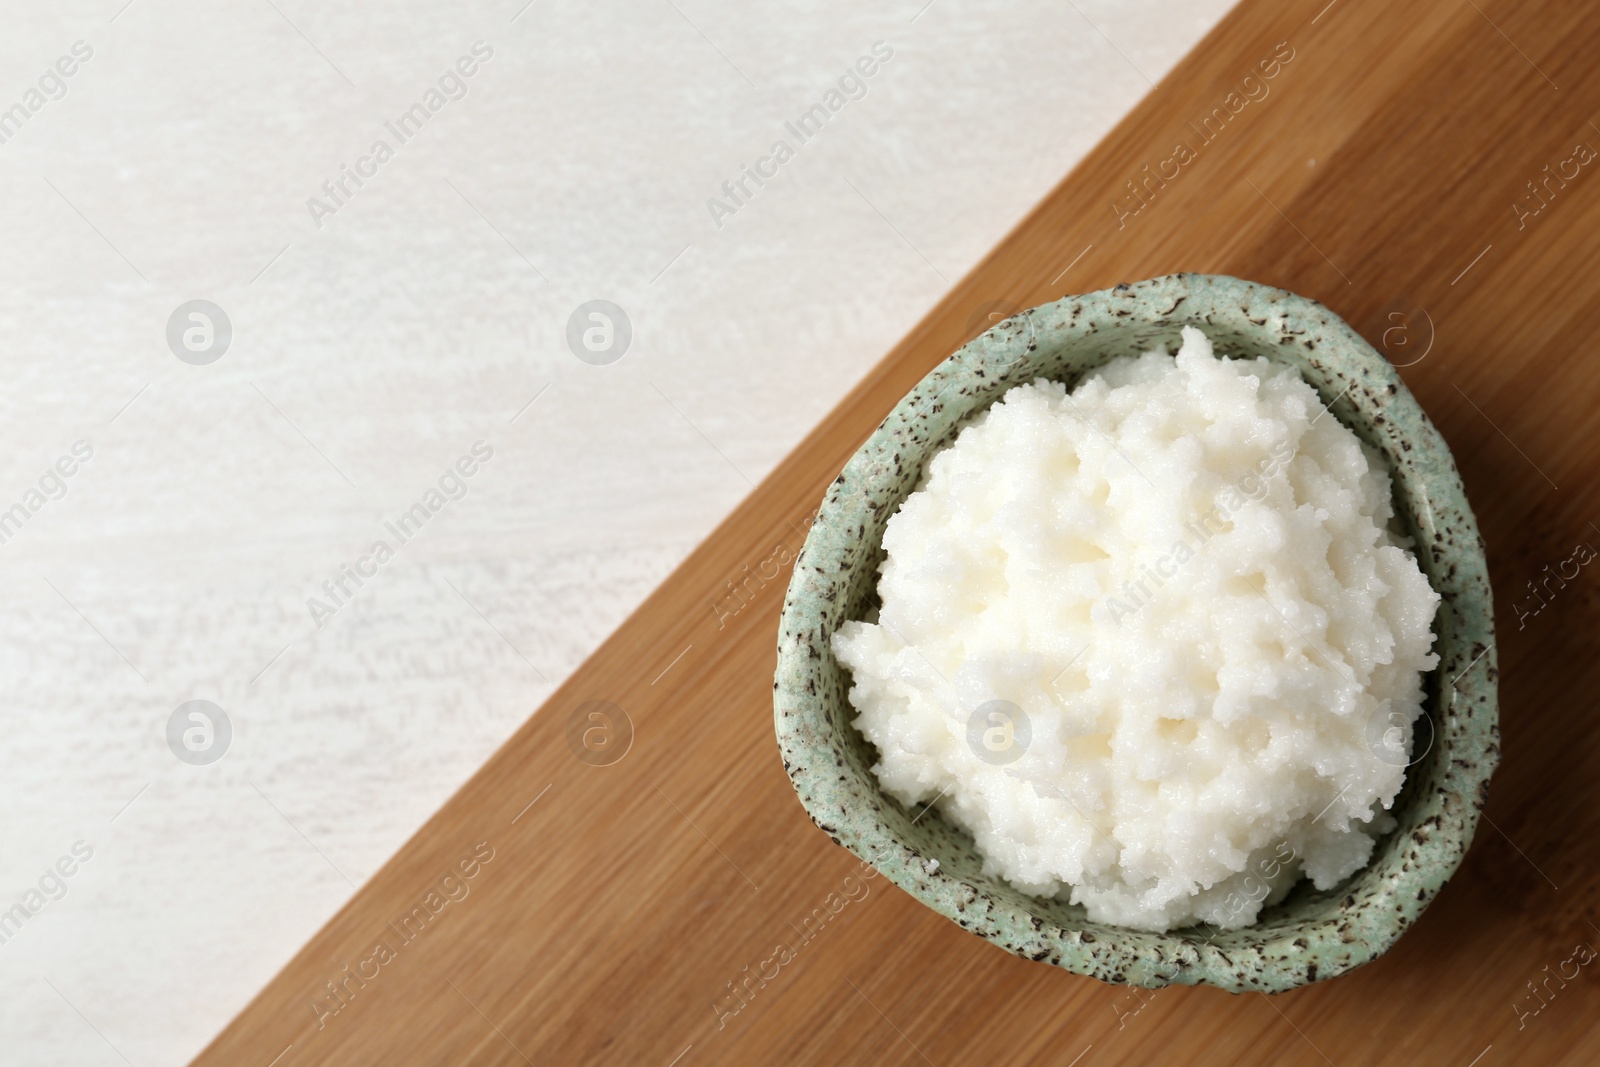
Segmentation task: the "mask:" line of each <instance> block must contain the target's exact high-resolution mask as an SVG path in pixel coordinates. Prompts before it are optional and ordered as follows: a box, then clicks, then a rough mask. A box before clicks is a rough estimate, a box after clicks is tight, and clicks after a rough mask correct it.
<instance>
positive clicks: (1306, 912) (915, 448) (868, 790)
mask: <svg viewBox="0 0 1600 1067" xmlns="http://www.w3.org/2000/svg"><path fill="white" fill-rule="evenodd" d="M1186 325H1190V326H1196V327H1198V328H1199V329H1200V330H1202V331H1203V332H1204V333H1205V334H1206V335H1207V336H1208V337H1210V339H1211V340H1212V342H1213V344H1214V345H1215V346H1216V348H1217V350H1218V352H1220V353H1223V354H1226V355H1230V356H1243V357H1255V356H1265V357H1267V358H1269V359H1273V360H1277V361H1280V362H1283V363H1287V364H1289V365H1291V366H1293V367H1294V368H1296V369H1297V370H1298V371H1299V372H1300V374H1301V375H1302V376H1303V377H1304V378H1305V380H1306V381H1307V382H1309V383H1310V384H1311V385H1312V387H1313V388H1315V389H1316V390H1317V392H1318V393H1319V394H1320V395H1321V397H1322V399H1323V400H1324V401H1325V402H1326V403H1328V404H1329V409H1328V410H1329V411H1330V412H1331V413H1332V414H1333V415H1334V416H1336V417H1337V418H1339V419H1340V420H1341V421H1342V422H1343V423H1344V424H1345V425H1346V426H1348V427H1350V428H1351V429H1352V430H1353V431H1355V433H1356V434H1357V436H1359V437H1361V438H1362V439H1363V440H1364V441H1366V442H1367V443H1368V444H1370V445H1372V446H1373V447H1374V448H1376V449H1377V450H1378V451H1379V452H1380V453H1381V454H1382V455H1383V456H1384V458H1385V459H1386V460H1387V461H1388V463H1389V466H1390V469H1391V471H1392V472H1393V475H1394V495H1395V503H1396V510H1397V512H1398V515H1399V520H1400V523H1401V524H1402V526H1404V527H1408V530H1407V531H1406V532H1408V533H1409V534H1410V535H1411V536H1412V537H1413V538H1414V541H1415V550H1416V553H1417V557H1418V562H1419V563H1420V565H1421V567H1422V570H1423V572H1424V573H1425V574H1426V575H1427V577H1428V580H1429V581H1430V582H1431V583H1432V585H1433V588H1434V589H1435V590H1437V591H1438V592H1439V593H1440V595H1441V596H1442V598H1443V599H1442V603H1441V604H1440V607H1439V613H1438V616H1437V618H1436V620H1435V622H1434V632H1435V633H1436V634H1437V635H1438V637H1437V641H1436V642H1435V644H1434V651H1435V652H1437V653H1438V655H1439V666H1438V668H1437V669H1436V670H1434V671H1433V672H1432V673H1431V674H1430V675H1429V677H1428V678H1427V679H1426V682H1425V692H1426V701H1425V706H1424V710H1425V714H1426V718H1427V720H1428V721H1427V722H1426V723H1424V722H1422V721H1421V720H1419V721H1418V723H1417V727H1416V730H1415V735H1414V747H1413V750H1412V759H1413V760H1415V762H1414V763H1412V765H1411V766H1410V767H1409V769H1408V770H1407V772H1406V782H1405V786H1404V788H1403V789H1402V791H1401V793H1400V795H1399V796H1398V797H1397V798H1396V800H1395V804H1394V807H1393V808H1392V814H1393V815H1394V816H1395V818H1396V819H1397V820H1398V823H1399V825H1398V828H1397V829H1395V830H1394V831H1393V832H1391V833H1389V834H1388V835H1386V836H1385V837H1383V838H1382V839H1381V840H1380V841H1379V842H1378V843H1377V846H1376V848H1375V849H1374V851H1373V856H1372V860H1371V862H1370V863H1369V864H1368V865H1367V866H1366V867H1365V868H1363V869H1362V870H1360V871H1357V872H1356V873H1355V874H1354V875H1352V876H1351V877H1349V878H1348V879H1346V880H1345V881H1344V882H1343V883H1341V884H1340V885H1338V886H1336V887H1335V888H1333V889H1329V890H1326V891H1318V890H1316V889H1315V888H1314V887H1313V886H1312V885H1311V883H1310V882H1309V881H1305V880H1302V881H1301V882H1299V883H1298V884H1297V886H1296V887H1295V888H1294V890H1293V891H1292V892H1291V893H1290V894H1289V895H1288V896H1287V897H1286V898H1285V899H1284V900H1282V901H1281V902H1279V903H1277V904H1275V905H1272V906H1270V907H1267V908H1265V909H1263V911H1262V912H1261V915H1260V917H1259V919H1258V920H1257V922H1256V923H1255V924H1254V925H1253V926H1249V927H1246V928H1244V929H1238V930H1229V931H1223V930H1217V929H1213V928H1210V927H1206V926H1196V927H1189V928H1185V929H1179V930H1173V931H1169V932H1167V933H1162V934H1157V933H1147V932H1143V931H1138V930H1131V929H1127V928H1125V927H1118V926H1112V925H1107V924H1104V923H1095V922H1090V921H1089V920H1088V919H1087V917H1086V915H1085V913H1084V910H1083V908H1081V907H1079V906H1076V905H1072V904H1069V903H1066V902H1064V901H1062V900H1057V899H1051V898H1045V897H1037V896H1031V895H1029V894H1026V893H1023V892H1021V891H1019V890H1017V889H1015V888H1013V887H1011V886H1010V885H1008V884H1007V883H1005V882H1003V881H1001V880H1000V879H998V878H992V877H988V876H986V875H985V874H984V873H983V862H982V858H981V857H980V856H979V855H978V854H977V852H976V850H975V849H974V846H973V842H972V839H971V838H970V837H969V836H968V835H967V834H966V833H965V832H964V831H962V830H959V829H957V828H956V827H955V826H954V825H952V824H951V823H949V822H947V821H945V820H944V818H943V817H942V816H941V815H940V813H939V812H938V811H937V810H932V811H928V812H926V813H922V814H920V816H919V813H917V812H913V811H908V810H907V809H906V808H905V807H903V806H902V805H901V804H900V803H899V802H897V801H895V800H893V799H891V798H890V797H888V796H887V795H886V794H885V793H884V792H883V791H882V790H881V789H880V788H879V786H878V781H877V778H876V777H875V776H874V775H873V773H872V770H871V768H872V765H873V764H874V763H875V762H876V760H877V751H876V749H874V748H873V747H872V745H871V744H870V743H868V742H867V741H866V740H865V739H864V738H863V737H862V736H861V734H860V733H859V732H858V731H857V730H856V729H855V727H854V726H853V725H852V723H853V720H854V718H855V713H854V710H853V709H852V708H851V706H850V704H849V701H848V700H847V699H846V692H847V690H848V688H849V685H850V678H849V674H848V672H847V671H846V670H845V669H844V668H843V667H842V666H841V665H840V664H839V662H838V661H837V660H836V659H835V658H834V655H833V651H832V648H831V644H830V638H831V636H832V635H833V633H834V631H835V630H837V629H838V627H839V626H840V624H842V623H844V622H845V621H847V620H850V619H859V618H862V617H863V616H864V615H865V614H866V612H867V611H868V609H869V608H870V607H871V606H873V605H874V604H875V603H876V595H877V594H876V586H877V578H878V565H879V563H880V562H881V561H882V559H883V551H882V548H881V547H880V546H881V542H882V537H883V530H884V524H885V523H886V522H887V521H888V519H889V516H891V515H892V514H894V513H895V511H896V510H897V509H898V507H899V505H900V503H901V501H902V500H904V499H905V497H906V496H907V495H908V494H909V493H910V492H911V490H912V489H913V488H914V487H915V485H916V483H917V481H918V480H919V478H920V477H921V474H922V471H923V466H924V464H925V463H926V462H927V460H928V458H929V457H930V456H931V455H932V454H933V453H934V452H936V451H937V450H939V449H940V448H942V447H944V446H945V445H947V444H948V443H949V442H950V441H951V440H952V439H953V437H954V435H955V432H956V430H957V429H958V427H959V424H960V423H961V421H962V420H963V419H965V418H966V417H968V416H969V415H971V414H973V413H974V412H975V411H979V410H981V409H982V408H984V407H985V406H987V405H988V404H990V403H992V402H994V401H995V400H996V399H998V398H999V397H1000V396H1001V395H1002V394H1003V393H1004V392H1005V391H1006V390H1007V389H1010V388H1011V387H1013V386H1015V385H1017V384H1019V383H1022V382H1027V381H1032V380H1033V379H1035V378H1037V377H1041V376H1043V377H1046V378H1051V379H1055V380H1057V381H1061V382H1064V383H1066V384H1067V385H1068V386H1071V385H1073V384H1074V383H1076V382H1077V381H1078V380H1079V379H1080V378H1081V377H1082V376H1083V375H1084V374H1085V373H1087V372H1088V371H1091V370H1093V369H1094V368H1096V367H1098V366H1100V365H1102V364H1104V363H1105V362H1107V361H1108V360H1110V359H1112V358H1114V357H1117V356H1124V355H1135V354H1138V353H1140V352H1145V351H1149V350H1151V349H1153V348H1158V347H1164V348H1165V349H1166V350H1167V351H1176V350H1177V347H1178V344H1179V340H1180V338H1179V329H1180V328H1181V327H1183V326H1186ZM1497 676H1498V672H1497V667H1496V655H1495V650H1494V617H1493V611H1492V604H1491V598H1490V589H1489V574H1488V567H1487V564H1486V562H1485V560H1484V549H1483V541H1482V539H1481V538H1480V537H1479V535H1478V527H1477V522H1476V520H1475V519H1474V518H1473V515H1472V510H1471V508H1470V507H1469V506H1468V504H1467V498H1466V494H1465V492H1464V491H1463V489H1462V486H1461V479H1460V476H1459V475H1458V474H1457V472H1456V468H1455V463H1454V461H1453V460H1452V459H1451V456H1450V450H1449V448H1448V447H1447V446H1446V445H1445V442H1444V439H1443V438H1442V437H1441V436H1440V435H1439V432H1438V430H1437V429H1435V428H1434V425H1433V424H1432V423H1431V422H1430V421H1429V420H1428V417H1427V416H1426V415H1425V414H1423V412H1422V409H1421V408H1420V407H1419V406H1418V405H1417V402H1416V399H1415V398H1414V397H1412V395H1411V393H1410V392H1409V391H1408V390H1407V389H1406V386H1405V383H1403V382H1402V381H1401V380H1400V377H1399V375H1397V374H1396V373H1395V371H1394V368H1393V367H1392V366H1390V364H1389V363H1388V362H1387V361H1386V360H1384V359H1383V358H1382V357H1381V356H1380V355H1378V353H1377V352H1375V351H1374V350H1373V349H1372V347H1371V346H1370V345H1368V344H1367V343H1366V341H1364V340H1362V338H1361V337H1360V336H1359V335H1358V334H1357V333H1356V332H1355V331H1354V330H1352V329H1351V328H1350V327H1349V326H1347V325H1346V324H1345V323H1344V322H1343V321H1342V320H1341V319H1340V318H1339V317H1338V316H1337V315H1335V314H1334V313H1333V312H1331V311H1329V310H1328V309H1327V308H1325V307H1323V306H1322V305H1321V304H1318V303H1316V302H1315V301H1312V300H1308V299H1306V298H1304V297H1300V296H1296V295H1294V294H1293V293H1289V292H1285V291H1284V290H1281V289H1274V288H1271V287H1269V286H1265V285H1258V284H1255V283H1252V282H1247V281H1241V280H1239V279H1237V278H1228V277H1221V276H1214V275H1199V274H1176V275H1170V276H1167V277H1163V278H1155V279H1152V280H1150V281H1145V282H1139V283H1138V284H1135V285H1119V286H1117V287H1116V288H1114V289H1107V290H1104V291H1102V292H1097V293H1089V294H1087V295H1084V296H1075V297H1067V298H1065V299H1063V300H1058V301H1056V302H1055V303H1053V304H1046V305H1044V306H1042V307H1036V308H1032V309H1030V310H1028V311H1025V312H1022V313H1020V314H1018V315H1015V316H1013V317H1012V318H1009V319H1007V320H1006V321H1004V322H1002V323H1000V324H999V325H997V326H995V327H994V328H993V329H991V330H989V331H988V332H987V333H985V334H983V335H982V336H980V337H978V338H977V339H975V340H973V341H972V342H970V343H968V344H966V345H964V346H963V347H962V348H961V349H960V350H959V351H957V352H956V353H955V354H954V355H953V356H951V357H950V358H949V359H947V360H945V361H944V362H943V363H941V364H940V365H939V366H938V367H936V368H935V369H934V370H933V372H932V373H930V374H929V375H928V376H927V377H926V378H924V379H923V380H922V382H921V383H920V384H918V386H917V387H916V388H915V389H913V390H912V391H911V392H910V393H909V394H908V395H907V396H906V397H905V398H904V399H902V400H901V401H900V403H899V404H897V405H896V406H895V408H894V410H893V411H891V412H890V413H889V417H888V418H887V419H885V420H884V421H883V424H882V425H881V426H880V427H879V428H878V430H877V432H876V433H874V434H873V435H872V437H871V438H870V439H868V441H867V442H866V444H864V445H863V446H862V447H861V449H860V451H858V452H857V453H856V454H855V455H854V456H852V457H851V459H850V461H849V463H847V464H846V465H845V468H844V470H843V472H842V473H840V475H839V477H838V478H837V479H836V480H835V481H834V482H833V484H832V486H831V487H830V488H829V490H828V493H827V496H826V498H825V499H824V500H823V501H822V503H821V507H820V510H819V511H818V513H817V516H816V519H815V520H814V522H813V525H812V527H811V530H810V533H809V535H808V536H807V538H806V542H805V547H804V549H803V551H802V552H801V553H800V556H799V558H798V561H797V562H796V565H795V568H794V577H793V580H792V581H791V582H790V585H789V591H788V595H787V597H786V598H785V600H784V607H783V617H782V622H781V624H780V630H779V636H778V670H777V678H776V685H775V687H774V688H775V696H774V700H773V704H774V719H775V723H776V727H777V735H778V747H779V749H780V751H781V754H782V757H783V764H784V768H785V769H786V770H787V772H788V774H789V777H790V779H791V780H792V781H793V783H794V788H795V791H796V792H797V793H798V794H799V796H800V801H801V803H802V804H803V805H804V806H805V809H806V811H807V812H808V813H809V814H810V816H811V819H812V821H813V822H815V823H816V824H817V825H818V826H819V827H821V828H822V830H823V831H824V832H825V833H827V834H828V835H830V836H831V837H832V838H833V840H834V841H835V842H836V843H838V844H841V845H843V846H844V847H846V848H848V849H849V850H850V851H851V852H853V853H855V854H856V855H857V856H859V857H860V858H862V859H864V860H867V861H868V862H870V863H872V864H873V865H874V866H875V867H876V868H877V869H878V870H880V871H881V872H883V874H885V875H886V876H888V878H889V879H890V880H891V881H893V882H894V883H895V884H896V885H898V886H900V888H902V889H904V890H905V891H906V892H907V893H910V894H911V895H912V896H914V897H916V898H917V899H918V900H919V901H921V902H922V903H924V904H926V905H927V906H928V907H930V908H932V909H933V910H935V911H937V912H939V913H940V914H941V915H944V916H945V917H947V918H948V919H950V920H951V921H953V922H955V923H957V924H959V925H960V926H962V927H963V928H965V929H966V930H968V931H970V932H972V933H974V934H976V935H977V936H979V937H982V938H985V939H987V940H989V941H992V942H994V943H995V944H996V945H999V946H1000V947H1001V948H1004V949H1006V950H1007V951H1009V952H1014V953H1016V954H1017V955H1019V956H1024V957H1026V958H1028V959H1031V960H1038V961H1041V962H1045V963H1050V964H1054V965H1055V966H1057V967H1062V968H1065V969H1066V970H1069V971H1074V972H1076V973H1078V974H1084V975H1090V976H1092V977H1095V978H1099V979H1102V980H1104V981H1107V982H1125V983H1129V984H1133V985H1139V986H1145V987H1152V988H1153V987H1159V986H1164V985H1168V984H1184V985H1201V984H1204V985H1213V986H1219V987H1221V988H1223V989H1228V990H1232V991H1234V992H1243V991H1248V990H1263V991H1266V992H1276V991H1281V990H1286V989H1291V988H1294V987H1296V986H1300V985H1304V984H1306V983H1308V982H1314V981H1321V980H1326V979H1328V978H1332V977H1334V976H1336V975H1339V974H1343V973H1344V972H1346V971H1349V970H1351V969H1352V968H1355V967H1359V966H1360V965H1361V964H1363V963H1366V962H1368V961H1370V960H1372V959H1375V958H1376V957H1377V956H1379V955H1380V954H1382V953H1383V952H1384V951H1386V950H1387V949H1388V948H1389V946H1391V945H1393V944H1394V943H1395V941H1396V940H1397V939H1398V938H1399V937H1400V935H1401V934H1402V933H1404V932H1405V930H1406V928H1407V927H1409V926H1410V925H1411V924H1412V923H1413V922H1415V921H1416V920H1417V917H1418V916H1419V915H1420V914H1422V911H1423V909H1424V908H1426V907H1427V906H1428V903H1429V901H1431V900H1432V899H1433V897H1434V896H1435V895H1436V894H1437V893H1438V892H1439V890H1440V889H1441V888H1442V887H1443V886H1444V884H1445V882H1446V881H1447V880H1448V879H1449V877H1450V875H1451V874H1452V873H1453V872H1454V871H1455V869H1456V867H1457V866H1458V865H1459V864H1460V862H1461V858H1462V856H1463V854H1464V853H1465V852H1466V849H1467V846H1468V845H1469V844H1470V842H1471V840H1472V834H1473V831H1474V829H1475V828H1476V825H1477V821H1478V813H1479V810H1480V809H1481V807H1482V805H1483V804H1484V802H1485V800H1486V798H1487V795H1488V784H1489V776H1490V774H1491V773H1492V772H1493V771H1494V768H1495V766H1496V764H1497V763H1498V762H1499V755H1500V745H1499V726H1498V710H1497V702H1496V686H1495V683H1496V678H1497ZM1430 727H1431V730H1430ZM1430 734H1431V738H1430V736H1429V735H1430ZM1430 741H1431V744H1430ZM1424 746H1426V748H1425V750H1424ZM935 860H937V861H938V862H937V863H934V862H932V861H935Z"/></svg>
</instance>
